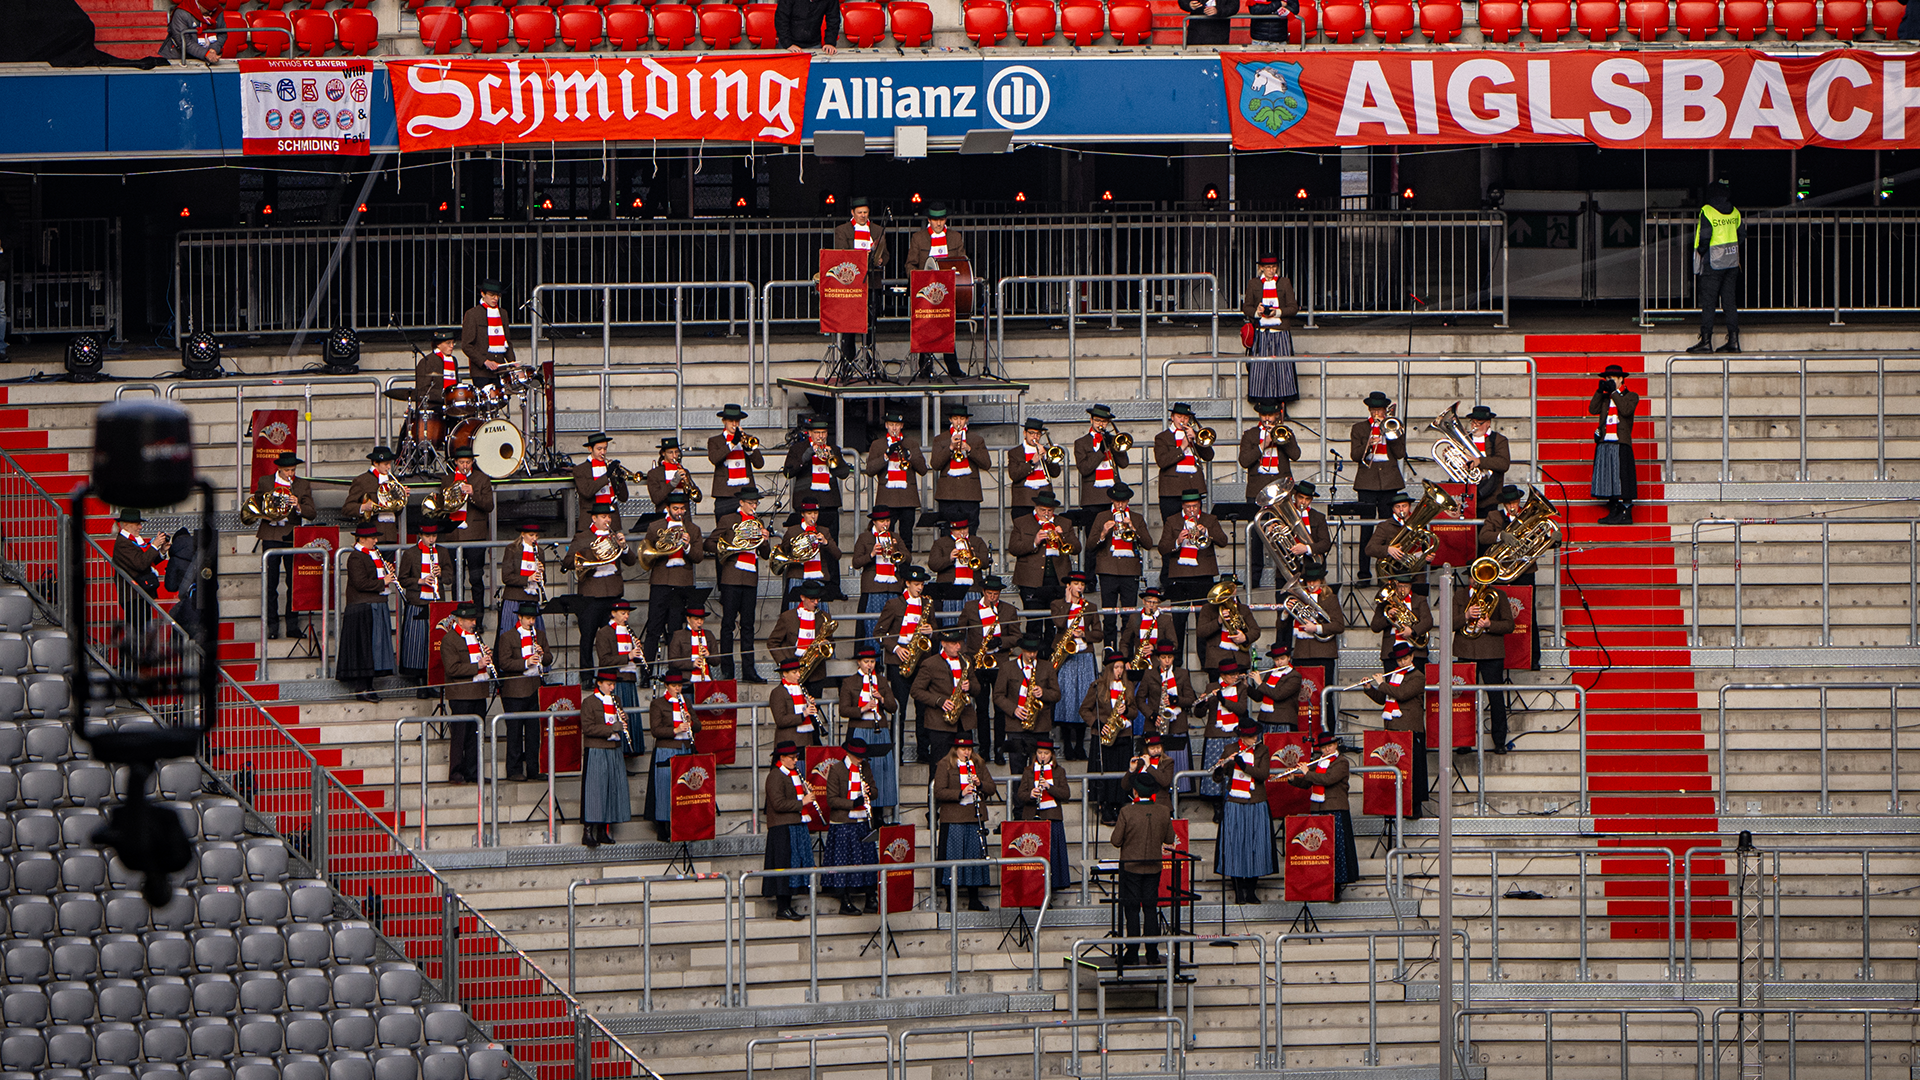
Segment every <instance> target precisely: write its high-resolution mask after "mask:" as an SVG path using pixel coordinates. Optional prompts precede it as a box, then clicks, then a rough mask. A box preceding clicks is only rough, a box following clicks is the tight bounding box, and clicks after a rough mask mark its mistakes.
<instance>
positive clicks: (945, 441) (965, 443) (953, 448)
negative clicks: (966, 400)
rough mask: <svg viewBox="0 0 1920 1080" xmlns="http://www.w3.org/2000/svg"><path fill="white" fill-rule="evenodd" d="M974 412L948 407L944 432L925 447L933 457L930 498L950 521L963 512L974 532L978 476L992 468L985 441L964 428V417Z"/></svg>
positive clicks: (955, 406)
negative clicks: (943, 436)
mask: <svg viewBox="0 0 1920 1080" xmlns="http://www.w3.org/2000/svg"><path fill="white" fill-rule="evenodd" d="M972 415H973V414H972V413H971V412H969V411H968V410H967V407H966V406H965V405H949V406H947V434H946V437H945V438H939V439H935V440H934V442H933V445H932V446H931V447H929V448H928V450H929V452H930V454H931V457H932V459H933V462H932V467H933V470H934V473H933V501H934V503H935V504H936V505H938V506H939V508H940V512H941V513H942V514H945V515H946V516H947V520H949V521H951V520H953V516H954V515H955V514H964V515H965V516H966V519H967V522H968V523H969V524H970V525H971V526H972V527H973V528H974V529H975V530H976V531H977V530H978V529H979V528H980V499H981V493H980V478H981V477H982V476H985V475H986V474H987V473H989V472H991V471H992V470H993V459H992V458H990V457H988V456H987V444H986V441H985V440H984V439H982V438H981V437H980V436H979V435H978V434H977V433H969V432H968V431H967V419H968V418H969V417H971V416H972Z"/></svg>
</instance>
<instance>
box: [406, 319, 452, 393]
mask: <svg viewBox="0 0 1920 1080" xmlns="http://www.w3.org/2000/svg"><path fill="white" fill-rule="evenodd" d="M459 340H460V339H459V336H458V335H456V334H454V333H453V332H452V331H450V330H443V331H437V332H435V334H434V335H433V351H432V352H430V353H428V354H427V355H425V356H423V357H421V358H420V362H419V363H418V364H415V365H414V366H413V406H414V408H416V409H438V408H440V407H441V405H442V403H443V402H444V401H445V400H446V397H447V391H448V390H451V389H452V388H453V387H454V386H455V385H457V384H458V383H459V382H460V358H459V357H458V356H456V355H454V346H455V345H457V344H458V343H459Z"/></svg>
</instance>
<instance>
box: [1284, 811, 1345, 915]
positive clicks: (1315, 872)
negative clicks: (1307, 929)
mask: <svg viewBox="0 0 1920 1080" xmlns="http://www.w3.org/2000/svg"><path fill="white" fill-rule="evenodd" d="M1286 835H1287V894H1286V898H1287V899H1288V900H1292V901H1294V902H1296V903H1302V904H1312V903H1331V902H1332V901H1333V842H1334V841H1333V815H1332V814H1295V815H1293V816H1292V817H1289V818H1287V834H1286Z"/></svg>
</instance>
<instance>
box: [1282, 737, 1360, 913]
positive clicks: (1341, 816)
mask: <svg viewBox="0 0 1920 1080" xmlns="http://www.w3.org/2000/svg"><path fill="white" fill-rule="evenodd" d="M1312 760H1313V762H1314V764H1312V765H1310V766H1309V767H1308V769H1307V771H1306V772H1305V773H1304V774H1302V775H1300V776H1294V777H1290V778H1288V780H1287V782H1288V783H1290V784H1292V785H1293V786H1294V787H1298V788H1305V789H1307V792H1308V795H1307V798H1308V800H1309V801H1310V802H1311V803H1312V804H1313V809H1312V810H1311V811H1310V812H1311V813H1315V814H1329V815H1331V816H1332V817H1333V900H1334V903H1339V902H1340V890H1341V888H1342V887H1343V886H1347V885H1351V884H1353V883H1354V882H1356V881H1358V880H1360V853H1359V852H1357V851H1355V850H1354V847H1353V815H1352V813H1351V812H1350V807H1351V802H1350V800H1349V798H1348V783H1349V769H1348V766H1347V759H1346V758H1344V757H1341V756H1340V736H1338V735H1335V734H1333V733H1332V732H1330V731H1329V732H1326V733H1325V734H1323V735H1321V736H1320V738H1319V740H1318V742H1317V745H1315V746H1314V754H1313V758H1312ZM1261 802H1262V804H1264V803H1265V802H1266V800H1265V799H1262V800H1261Z"/></svg>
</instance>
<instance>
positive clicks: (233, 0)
mask: <svg viewBox="0 0 1920 1080" xmlns="http://www.w3.org/2000/svg"><path fill="white" fill-rule="evenodd" d="M249 2H250V0H204V2H203V3H202V4H201V5H200V6H201V7H203V8H206V9H208V10H212V9H213V8H216V7H221V8H225V9H226V10H228V11H239V10H240V9H241V8H242V7H243V6H245V5H246V4H247V3H249ZM339 2H340V4H341V6H342V7H343V8H364V7H366V6H367V5H368V4H370V3H372V2H373V0H339ZM259 3H260V5H261V6H262V7H263V8H265V9H266V10H268V11H280V10H282V9H284V8H285V7H286V6H287V5H288V4H289V3H304V5H305V7H306V8H308V9H312V10H316V11H317V10H319V9H321V8H324V7H326V6H327V0H259ZM296 10H298V9H296Z"/></svg>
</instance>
